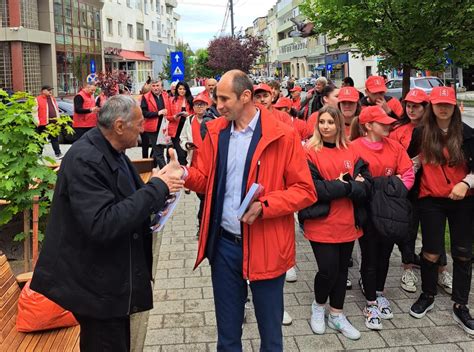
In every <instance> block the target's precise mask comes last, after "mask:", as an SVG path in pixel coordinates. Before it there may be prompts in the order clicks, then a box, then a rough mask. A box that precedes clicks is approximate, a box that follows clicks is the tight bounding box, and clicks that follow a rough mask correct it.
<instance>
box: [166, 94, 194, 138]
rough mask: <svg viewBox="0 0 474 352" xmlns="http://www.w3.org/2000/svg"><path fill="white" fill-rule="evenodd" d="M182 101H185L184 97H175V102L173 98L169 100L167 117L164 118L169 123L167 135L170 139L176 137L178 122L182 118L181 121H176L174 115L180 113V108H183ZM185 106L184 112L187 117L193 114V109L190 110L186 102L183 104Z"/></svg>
mask: <svg viewBox="0 0 474 352" xmlns="http://www.w3.org/2000/svg"><path fill="white" fill-rule="evenodd" d="M183 99H185V98H184V97H177V99H176V100H175V98H170V110H168V115H167V116H166V118H167V119H168V121H169V124H168V135H169V136H170V137H176V132H177V131H178V125H179V121H180V120H181V119H182V118H184V117H181V119H178V120H176V119H175V116H176V114H178V113H180V112H181V107H182V106H183ZM185 105H186V112H187V113H188V115H192V114H194V111H193V109H191V107H190V106H189V104H188V102H187V101H186V102H185Z"/></svg>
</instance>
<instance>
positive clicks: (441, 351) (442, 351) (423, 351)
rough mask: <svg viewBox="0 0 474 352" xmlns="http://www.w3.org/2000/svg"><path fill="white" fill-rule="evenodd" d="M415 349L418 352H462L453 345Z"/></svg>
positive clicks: (416, 347)
mask: <svg viewBox="0 0 474 352" xmlns="http://www.w3.org/2000/svg"><path fill="white" fill-rule="evenodd" d="M415 349H416V350H417V351H419V352H450V351H462V350H461V348H460V347H459V346H457V345H455V344H452V343H450V344H437V345H433V344H430V345H424V346H415Z"/></svg>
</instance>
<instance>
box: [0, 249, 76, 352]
mask: <svg viewBox="0 0 474 352" xmlns="http://www.w3.org/2000/svg"><path fill="white" fill-rule="evenodd" d="M20 292H21V289H20V286H19V285H18V282H17V281H16V278H15V276H14V275H13V272H12V270H11V268H10V264H9V263H8V260H7V257H6V256H5V255H4V254H1V255H0V351H2V352H3V351H5V352H7V351H8V352H10V351H12V352H16V351H58V352H62V351H64V352H69V351H74V352H76V351H77V352H79V332H80V328H79V325H77V326H74V327H70V328H62V329H54V330H47V331H42V332H34V333H23V332H18V331H17V330H16V314H17V310H18V298H19V297H20Z"/></svg>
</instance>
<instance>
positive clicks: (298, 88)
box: [290, 86, 303, 92]
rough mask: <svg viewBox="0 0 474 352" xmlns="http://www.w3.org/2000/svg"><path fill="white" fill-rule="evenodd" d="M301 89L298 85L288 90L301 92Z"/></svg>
mask: <svg viewBox="0 0 474 352" xmlns="http://www.w3.org/2000/svg"><path fill="white" fill-rule="evenodd" d="M302 90H303V88H301V87H300V86H295V87H294V88H293V89H291V90H290V92H301V91H302Z"/></svg>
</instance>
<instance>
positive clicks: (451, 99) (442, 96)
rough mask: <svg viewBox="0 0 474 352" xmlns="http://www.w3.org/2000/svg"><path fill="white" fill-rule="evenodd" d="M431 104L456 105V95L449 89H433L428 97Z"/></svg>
mask: <svg viewBox="0 0 474 352" xmlns="http://www.w3.org/2000/svg"><path fill="white" fill-rule="evenodd" d="M430 101H431V104H442V103H445V104H451V105H456V93H455V92H454V89H453V88H451V87H434V88H433V90H432V91H431V95H430Z"/></svg>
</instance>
